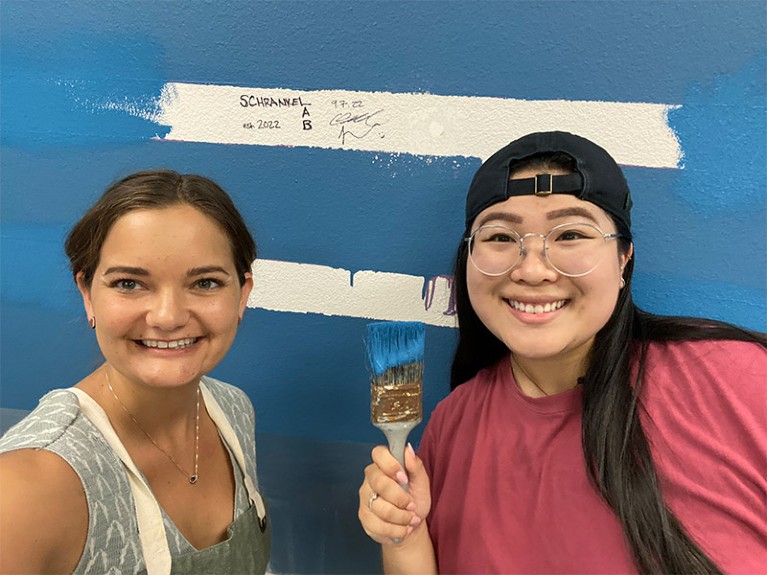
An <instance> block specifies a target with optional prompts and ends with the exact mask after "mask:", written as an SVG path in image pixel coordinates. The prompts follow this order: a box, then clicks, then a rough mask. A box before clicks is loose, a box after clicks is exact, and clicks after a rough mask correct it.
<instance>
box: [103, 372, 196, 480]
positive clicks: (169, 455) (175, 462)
mask: <svg viewBox="0 0 767 575" xmlns="http://www.w3.org/2000/svg"><path fill="white" fill-rule="evenodd" d="M104 377H105V378H106V380H107V387H108V388H109V391H111V392H112V395H114V396H115V399H116V400H117V403H119V404H120V405H121V406H122V408H123V410H125V413H127V414H128V417H130V418H131V419H132V420H133V423H135V424H136V426H138V428H139V429H140V430H141V431H143V432H144V435H146V436H147V439H149V441H151V442H152V445H154V446H155V447H156V448H157V449H159V450H160V451H161V452H162V453H163V455H165V457H167V458H168V459H170V461H171V462H172V463H173V465H175V466H176V467H177V468H178V470H179V471H180V472H181V474H182V475H183V476H184V477H186V478H187V479H188V480H189V483H191V484H192V485H194V484H195V483H197V480H198V479H199V478H200V475H199V474H198V470H199V457H200V385H199V384H197V407H196V415H195V424H194V426H195V430H194V473H193V474H192V475H189V474H188V473H187V472H186V471H184V469H183V468H182V467H181V466H180V465H179V464H178V461H176V460H175V459H173V456H172V455H171V454H170V453H168V452H167V451H165V450H164V449H163V448H162V447H160V446H159V445H158V444H157V442H156V441H155V440H154V439H152V436H151V435H149V432H148V431H147V430H146V429H144V427H143V426H142V425H141V424H140V423H139V422H138V419H136V418H135V417H134V416H133V414H132V413H131V412H130V410H128V408H127V407H125V404H124V403H123V402H122V400H121V399H120V398H119V397H117V394H116V393H115V390H114V389H113V388H112V384H111V383H110V382H109V373H108V372H107V371H106V370H104Z"/></svg>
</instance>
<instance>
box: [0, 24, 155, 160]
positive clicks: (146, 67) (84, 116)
mask: <svg viewBox="0 0 767 575" xmlns="http://www.w3.org/2000/svg"><path fill="white" fill-rule="evenodd" d="M0 48H1V49H2V53H3V60H2V67H3V81H2V84H1V85H0V131H1V132H2V143H3V145H7V146H18V147H25V148H29V147H32V148H34V147H39V146H56V147H60V146H77V147H84V146H91V145H102V146H103V145H110V144H120V143H126V142H135V141H138V140H144V139H148V138H153V137H156V136H163V135H165V134H167V132H168V131H169V128H166V127H161V126H159V125H158V124H156V123H155V122H154V121H152V117H153V114H155V113H156V112H157V110H158V104H159V98H160V94H161V91H162V87H163V85H164V84H165V76H164V74H163V72H162V68H161V63H162V61H163V57H162V54H163V49H162V46H161V45H158V44H156V43H154V42H152V41H151V40H149V39H147V38H137V37H129V36H126V35H124V34H111V33H110V34H105V33H103V32H86V31H82V30H78V31H77V32H72V31H65V32H62V31H54V32H53V33H52V34H49V35H46V36H43V37H36V38H35V39H34V42H30V38H29V37H28V36H26V35H24V34H22V33H21V31H19V30H14V29H12V28H9V27H8V26H3V38H2V41H1V44H0Z"/></svg>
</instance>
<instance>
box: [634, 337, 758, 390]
mask: <svg viewBox="0 0 767 575" xmlns="http://www.w3.org/2000/svg"><path fill="white" fill-rule="evenodd" d="M645 369H646V373H647V376H648V379H653V378H659V377H673V378H674V379H675V380H677V381H691V382H694V381H695V380H698V381H700V380H707V379H715V380H716V381H719V382H721V383H725V382H727V383H735V382H736V381H737V383H738V385H739V386H741V387H753V388H759V390H761V391H763V389H764V381H765V377H766V376H767V350H766V349H765V348H764V347H762V346H761V345H759V344H756V343H750V342H743V341H731V340H707V341H681V342H653V343H651V344H650V345H649V346H648V348H647V357H646V363H645Z"/></svg>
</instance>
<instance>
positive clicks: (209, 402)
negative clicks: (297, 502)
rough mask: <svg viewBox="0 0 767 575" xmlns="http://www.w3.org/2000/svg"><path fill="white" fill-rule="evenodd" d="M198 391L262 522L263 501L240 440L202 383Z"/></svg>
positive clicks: (202, 382)
mask: <svg viewBox="0 0 767 575" xmlns="http://www.w3.org/2000/svg"><path fill="white" fill-rule="evenodd" d="M200 389H201V390H202V397H203V399H204V400H205V407H206V409H207V410H208V414H209V415H210V417H211V419H212V420H213V422H214V423H215V424H216V427H218V431H219V433H220V434H221V437H223V438H224V441H226V444H227V445H228V446H229V449H231V450H232V453H233V454H234V458H235V459H236V460H237V463H239V464H240V469H242V472H243V474H244V475H245V488H246V489H247V490H248V497H249V498H250V500H251V501H252V502H253V503H254V504H255V506H256V512H257V513H258V518H259V519H260V520H262V521H263V519H264V517H266V506H265V505H264V500H263V499H262V498H261V494H260V493H259V492H258V489H256V484H255V483H254V482H253V479H252V478H251V477H250V474H249V473H248V468H247V467H246V466H245V455H244V454H243V451H242V446H241V445H240V440H239V439H237V434H236V433H235V432H234V429H232V424H231V423H229V419H228V418H227V417H226V415H225V414H224V410H223V409H221V406H220V405H219V404H218V402H217V401H216V398H214V397H213V394H212V393H211V392H210V391H209V390H208V387H207V386H206V385H205V382H204V381H200Z"/></svg>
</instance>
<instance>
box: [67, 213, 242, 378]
mask: <svg viewBox="0 0 767 575" xmlns="http://www.w3.org/2000/svg"><path fill="white" fill-rule="evenodd" d="M77 284H78V287H79V289H80V292H81V294H82V296H83V302H84V304H85V308H86V312H87V313H88V316H89V317H94V318H95V321H96V337H97V339H98V343H99V347H100V348H101V351H102V353H103V354H104V357H105V358H106V360H107V362H109V364H111V366H112V367H113V368H114V369H115V370H116V371H117V372H118V373H120V374H121V375H122V376H123V377H124V378H126V379H128V380H130V381H132V382H134V383H137V384H143V385H147V386H157V387H173V386H178V385H184V384H187V383H193V382H196V381H198V380H199V378H200V377H201V376H203V375H204V374H206V373H208V372H209V371H210V370H211V369H213V367H215V366H216V364H218V363H219V362H220V361H221V359H222V358H223V357H224V355H225V354H226V352H227V351H228V350H229V347H230V346H231V344H232V341H233V340H234V336H235V333H236V332H237V324H238V321H239V319H240V318H241V317H242V314H243V312H244V310H245V305H246V303H247V298H248V294H249V293H250V290H251V288H252V286H253V280H252V278H251V277H250V274H247V279H246V281H245V283H244V284H243V285H242V286H241V285H240V282H239V280H238V277H237V272H236V270H235V265H234V259H233V256H232V248H231V245H230V243H229V240H228V239H227V237H226V235H225V234H224V233H223V232H222V231H221V229H220V228H219V226H218V225H217V224H216V223H215V222H214V220H212V219H210V218H209V217H208V216H206V215H204V214H203V213H202V212H200V211H198V210H196V209H195V208H193V207H191V206H188V205H183V204H180V205H174V206H171V207H168V208H163V209H139V210H134V211H131V212H128V213H127V214H126V215H124V216H122V217H121V218H119V219H118V220H117V221H116V222H115V223H114V225H113V226H112V228H111V229H110V231H109V233H108V235H107V237H106V240H105V241H104V244H103V246H102V248H101V253H100V258H99V264H98V267H97V268H96V271H95V274H94V277H93V281H92V283H91V285H90V286H88V285H87V284H86V282H85V280H84V278H83V275H82V273H79V274H78V275H77Z"/></svg>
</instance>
